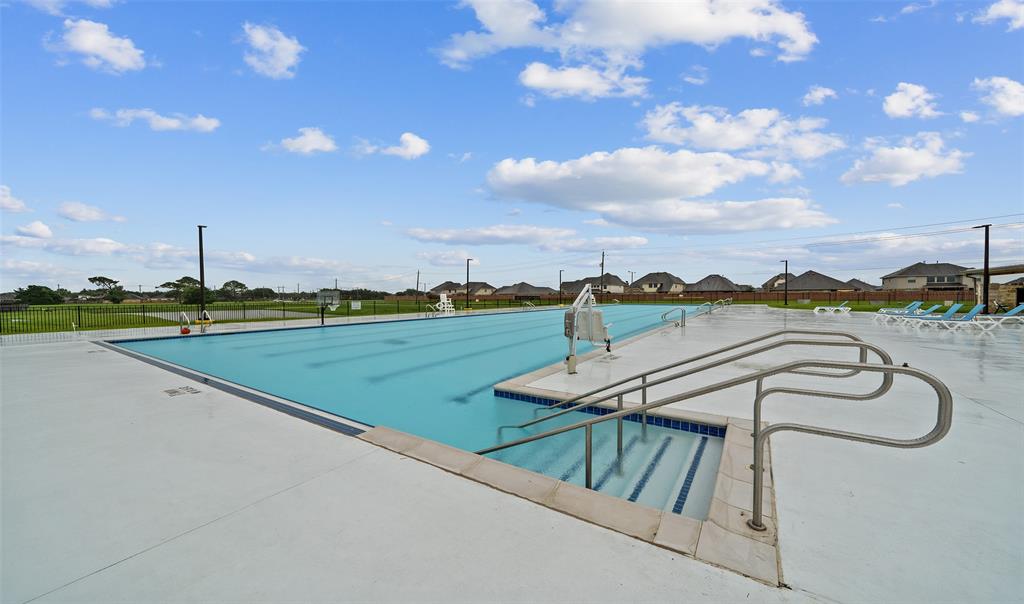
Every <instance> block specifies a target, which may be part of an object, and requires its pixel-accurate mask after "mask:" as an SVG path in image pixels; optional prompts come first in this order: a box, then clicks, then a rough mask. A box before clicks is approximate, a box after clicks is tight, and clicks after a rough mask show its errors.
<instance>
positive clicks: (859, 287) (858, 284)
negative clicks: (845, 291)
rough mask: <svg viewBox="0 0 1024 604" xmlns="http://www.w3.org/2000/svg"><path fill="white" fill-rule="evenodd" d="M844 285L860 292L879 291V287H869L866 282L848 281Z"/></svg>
mask: <svg viewBox="0 0 1024 604" xmlns="http://www.w3.org/2000/svg"><path fill="white" fill-rule="evenodd" d="M846 284H847V285H849V286H850V287H852V288H853V289H856V290H860V291H866V292H870V291H875V290H876V289H881V286H879V285H871V284H870V283H868V282H867V281H861V280H860V279H850V280H849V281H847V282H846Z"/></svg>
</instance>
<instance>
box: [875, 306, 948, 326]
mask: <svg viewBox="0 0 1024 604" xmlns="http://www.w3.org/2000/svg"><path fill="white" fill-rule="evenodd" d="M940 308H942V305H941V304H933V305H931V306H929V307H928V308H926V309H924V310H914V311H911V312H909V313H907V314H905V315H904V314H899V315H875V317H876V318H878V317H881V319H882V320H884V321H890V320H892V321H897V322H899V321H900V320H901V319H907V318H912V317H926V316H928V315H930V314H932V313H933V312H935V311H937V310H939V309H940Z"/></svg>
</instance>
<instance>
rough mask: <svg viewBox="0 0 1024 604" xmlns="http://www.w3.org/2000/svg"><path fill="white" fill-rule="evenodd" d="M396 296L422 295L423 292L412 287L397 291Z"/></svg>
mask: <svg viewBox="0 0 1024 604" xmlns="http://www.w3.org/2000/svg"><path fill="white" fill-rule="evenodd" d="M395 295H396V296H422V295H423V292H421V291H417V290H416V288H415V287H410V288H409V289H407V290H404V291H400V292H395Z"/></svg>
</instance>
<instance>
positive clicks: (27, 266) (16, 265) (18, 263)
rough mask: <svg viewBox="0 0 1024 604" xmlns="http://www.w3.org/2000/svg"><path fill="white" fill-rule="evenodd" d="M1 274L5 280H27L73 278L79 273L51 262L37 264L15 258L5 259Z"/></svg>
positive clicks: (0, 266) (1, 265) (0, 267)
mask: <svg viewBox="0 0 1024 604" xmlns="http://www.w3.org/2000/svg"><path fill="white" fill-rule="evenodd" d="M0 269H2V270H0V274H2V276H3V277H5V278H10V277H21V278H25V279H33V280H40V279H57V278H59V277H71V276H75V275H77V274H78V273H77V272H76V271H73V270H69V269H67V268H65V267H63V266H59V265H56V264H52V263H49V262H36V261H33V260H18V259H15V258H4V261H3V263H2V264H0Z"/></svg>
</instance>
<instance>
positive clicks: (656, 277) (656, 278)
mask: <svg viewBox="0 0 1024 604" xmlns="http://www.w3.org/2000/svg"><path fill="white" fill-rule="evenodd" d="M645 283H660V284H661V286H660V287H658V291H668V290H669V289H671V288H672V286H673V285H675V284H678V285H686V281H683V280H682V279H680V278H679V277H676V276H675V275H673V274H672V273H647V274H646V275H644V276H643V277H640V278H639V279H637V280H636V281H634V282H633V285H632V286H631V287H642V286H643V285H644V284H645Z"/></svg>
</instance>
